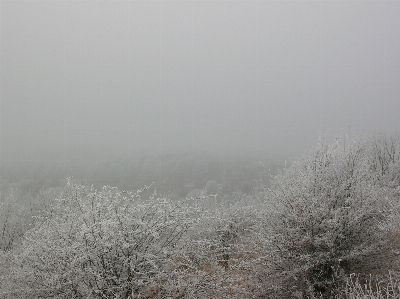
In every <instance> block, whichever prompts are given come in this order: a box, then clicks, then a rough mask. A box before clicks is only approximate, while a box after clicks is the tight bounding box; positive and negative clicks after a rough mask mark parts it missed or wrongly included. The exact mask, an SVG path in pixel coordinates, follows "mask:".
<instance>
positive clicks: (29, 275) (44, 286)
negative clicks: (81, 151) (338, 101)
mask: <svg viewBox="0 0 400 299" xmlns="http://www.w3.org/2000/svg"><path fill="white" fill-rule="evenodd" d="M142 191H143V190H139V191H138V192H122V191H120V190H118V189H117V188H111V187H104V188H103V189H102V190H100V191H97V190H94V189H93V188H89V187H87V186H79V185H76V184H74V183H73V182H72V181H71V180H69V182H68V184H67V186H66V187H65V189H64V191H63V193H62V196H61V197H60V198H59V199H57V203H56V204H55V205H54V206H53V208H52V209H51V211H50V212H49V213H48V215H47V216H46V217H44V218H43V219H42V220H41V222H40V223H38V224H37V225H36V226H35V227H34V228H33V229H32V230H30V231H28V232H27V233H26V234H25V236H24V241H23V244H22V246H21V249H20V250H19V252H18V254H16V256H15V259H14V263H15V266H14V272H13V277H14V281H13V282H12V289H13V290H12V292H10V293H8V295H9V296H10V298H16V297H18V296H20V297H22V298H28V297H29V298H50V297H51V298H147V297H148V296H150V294H151V296H155V294H158V295H160V294H163V295H164V296H166V294H172V293H174V292H177V288H179V287H180V286H179V281H178V279H177V278H176V276H177V275H178V274H179V271H177V269H176V267H175V266H174V259H173V256H174V255H175V254H177V252H178V250H179V248H178V245H179V241H180V239H181V238H182V236H183V235H184V234H185V233H186V232H187V230H188V228H189V227H190V225H191V223H192V222H193V221H194V220H193V219H194V216H193V214H191V211H192V210H190V209H183V208H182V207H180V206H179V205H176V204H172V203H171V202H169V201H167V200H165V199H156V198H151V199H149V200H143V199H141V197H140V194H141V192H142ZM146 296H147V297H146Z"/></svg>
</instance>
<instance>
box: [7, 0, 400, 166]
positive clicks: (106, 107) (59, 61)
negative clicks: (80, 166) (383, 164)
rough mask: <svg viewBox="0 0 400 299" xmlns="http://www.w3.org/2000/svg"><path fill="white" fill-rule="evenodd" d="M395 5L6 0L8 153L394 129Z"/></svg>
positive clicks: (218, 144)
mask: <svg viewBox="0 0 400 299" xmlns="http://www.w3.org/2000/svg"><path fill="white" fill-rule="evenodd" d="M399 82H400V1H141V2H139V1H27V2H25V1H1V136H0V137H1V140H0V141H1V158H2V159H7V160H9V159H46V158H48V159H51V158H58V159H79V158H95V157H102V158H110V159H113V158H115V157H117V156H121V155H122V156H124V155H135V154H143V153H150V152H151V153H178V152H185V151H210V152H218V153H230V152H244V153H246V152H272V153H279V152H295V153H301V152H302V151H304V150H306V149H308V148H310V147H311V146H313V145H315V143H316V140H317V139H318V134H325V133H327V134H329V135H331V136H334V135H336V134H341V133H343V132H344V131H346V130H348V128H349V127H351V128H352V129H351V130H352V131H353V132H354V134H357V135H360V134H363V135H364V136H368V135H369V134H370V133H373V132H382V131H395V130H399V129H400V83H399Z"/></svg>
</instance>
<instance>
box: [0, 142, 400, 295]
mask: <svg viewBox="0 0 400 299" xmlns="http://www.w3.org/2000/svg"><path fill="white" fill-rule="evenodd" d="M203 186H204V189H201V190H200V189H198V191H196V192H195V191H192V192H191V193H190V194H192V195H194V196H193V197H191V198H187V199H183V198H182V199H178V198H168V197H166V196H157V194H156V193H154V192H153V191H152V189H151V187H150V188H149V187H146V188H143V189H140V190H139V191H136V192H133V191H132V192H127V191H123V190H122V189H120V188H116V187H102V188H101V189H96V188H95V187H93V186H92V187H89V186H88V185H86V184H80V183H77V182H75V181H73V180H71V179H69V180H68V181H67V182H66V184H65V186H64V187H63V188H60V189H58V188H47V189H42V190H41V191H40V192H39V193H38V194H36V195H34V196H33V195H26V194H21V193H18V191H16V190H14V189H9V191H8V192H7V194H6V195H5V196H4V195H3V198H2V201H1V210H0V217H1V218H0V229H1V231H0V238H1V239H0V246H1V254H0V290H1V291H0V298H125V299H127V298H132V299H133V298H338V299H341V298H398V297H399V296H400V277H399V275H400V253H399V251H400V205H399V203H400V137H399V135H391V136H385V135H380V136H374V137H372V138H370V139H367V140H353V141H350V140H348V139H346V138H342V139H339V138H338V139H337V140H336V141H335V142H333V143H332V144H327V143H326V142H325V141H323V140H321V141H320V143H319V144H318V146H317V147H316V148H315V149H314V150H313V151H312V152H311V153H309V154H308V155H306V156H305V157H304V158H302V159H300V160H298V161H294V162H292V163H291V165H290V166H288V167H287V168H285V169H283V170H281V171H280V172H279V173H278V174H277V175H275V176H273V178H272V180H271V183H270V184H269V183H268V184H260V185H259V186H258V189H254V188H253V189H251V188H250V189H246V190H247V192H241V193H236V195H235V193H232V194H231V197H230V198H228V197H226V196H222V193H221V188H222V186H221V184H219V181H218V180H217V179H210V180H207V181H206V182H205V183H204V185H203ZM190 188H193V185H190ZM245 188H248V186H247V187H245V186H243V190H244V189H245ZM150 191H152V192H150Z"/></svg>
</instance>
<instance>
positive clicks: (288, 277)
mask: <svg viewBox="0 0 400 299" xmlns="http://www.w3.org/2000/svg"><path fill="white" fill-rule="evenodd" d="M368 142H369V141H368ZM368 142H366V141H362V140H356V141H353V142H351V143H349V142H348V140H347V145H345V142H344V141H343V140H339V139H338V140H336V142H335V143H333V144H331V145H329V144H326V143H325V142H320V144H319V145H318V147H317V148H316V149H315V151H314V152H313V153H311V154H309V155H308V156H306V157H305V158H304V159H302V160H300V161H296V162H294V163H293V165H292V166H291V167H289V168H287V169H285V171H284V172H282V173H281V174H279V175H277V176H276V177H275V178H274V180H273V183H272V187H271V188H270V190H269V192H268V194H267V198H268V200H269V201H272V202H273V203H274V210H275V211H276V214H275V216H274V217H272V218H271V219H273V220H274V221H273V223H272V224H271V225H272V234H271V238H270V240H271V243H272V244H273V247H274V248H275V250H276V251H275V253H276V254H277V256H278V257H279V259H278V260H277V261H275V262H276V263H275V268H273V271H274V272H275V274H280V275H281V277H282V278H281V280H280V285H281V287H283V289H282V290H281V291H282V292H285V294H286V296H295V295H296V296H299V297H307V296H309V297H311V296H314V295H318V296H320V295H321V294H322V295H323V296H326V297H331V296H333V295H334V294H335V290H336V289H337V287H338V286H339V285H340V284H341V283H342V282H343V281H342V277H345V276H343V274H346V273H349V272H350V271H359V272H367V273H368V271H370V270H371V269H372V268H377V267H379V262H380V260H379V257H380V254H383V252H386V251H387V250H388V249H387V247H388V246H387V245H388V244H387V243H388V242H387V241H388V239H387V234H386V230H385V228H384V227H385V223H386V221H387V217H388V215H390V213H391V208H390V206H391V204H390V203H391V200H392V199H393V186H390V187H388V186H387V184H380V183H379V180H380V179H381V178H382V175H383V173H384V174H385V175H386V174H387V175H389V174H388V171H389V169H390V168H391V167H392V166H393V163H391V162H392V161H390V162H389V161H387V162H386V160H385V161H384V162H381V165H380V166H376V167H375V168H374V167H371V165H374V163H375V162H376V161H380V160H379V158H377V157H379V155H380V153H379V152H377V150H375V152H377V154H376V156H375V157H374V156H372V155H370V153H371V143H368ZM385 157H386V156H385ZM385 159H386V158H385ZM388 159H389V158H388ZM390 159H392V158H390ZM381 160H382V161H383V159H381ZM382 169H383V171H382ZM378 170H379V173H378ZM366 260H369V262H368V263H366V262H365V261H366ZM275 291H276V290H275Z"/></svg>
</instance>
